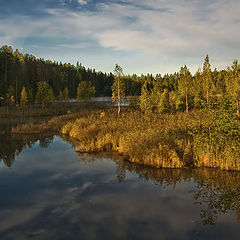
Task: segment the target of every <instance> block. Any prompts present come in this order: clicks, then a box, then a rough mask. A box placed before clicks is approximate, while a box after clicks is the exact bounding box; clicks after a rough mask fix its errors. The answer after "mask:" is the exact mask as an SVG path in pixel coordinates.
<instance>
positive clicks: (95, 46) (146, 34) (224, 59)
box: [0, 0, 240, 72]
mask: <svg viewBox="0 0 240 240" xmlns="http://www.w3.org/2000/svg"><path fill="white" fill-rule="evenodd" d="M33 2H34V1H33ZM43 2H45V4H42V5H41V8H40V9H39V11H41V14H40V16H38V17H36V16H37V15H36V16H35V17H33V16H31V15H29V14H26V13H24V14H23V13H18V12H15V14H14V15H13V16H11V17H9V18H4V19H2V20H1V22H0V42H1V43H5V44H12V45H14V46H17V45H18V44H19V43H21V42H28V40H29V39H38V40H39V41H36V42H37V44H38V42H45V43H46V46H48V47H50V46H52V47H55V48H58V49H59V51H60V52H59V53H60V55H61V51H63V52H64V51H67V49H68V48H71V49H73V48H76V49H83V48H84V49H85V51H84V54H87V52H88V51H89V52H92V51H93V50H94V51H95V52H96V55H98V53H99V52H101V53H103V50H104V51H105V52H106V56H105V55H104V54H103V55H102V54H101V57H102V58H103V60H104V61H105V62H107V60H108V56H109V55H111V53H112V54H113V55H114V54H116V56H118V57H119V56H120V57H119V58H120V59H122V61H123V60H124V57H126V59H127V58H129V56H130V58H131V59H132V60H134V57H137V56H138V57H139V56H141V57H142V58H143V59H146V58H147V59H149V63H150V62H151V60H150V59H152V60H153V61H154V63H153V64H152V65H154V64H156V61H158V63H159V65H162V66H165V65H167V64H168V65H172V66H174V67H175V68H176V69H175V70H178V67H180V66H181V65H183V64H190V65H191V66H195V67H196V66H197V65H199V64H201V62H200V61H203V58H204V57H205V55H206V54H207V53H208V54H210V57H212V59H213V61H214V62H215V63H216V65H217V66H218V67H225V66H226V64H228V65H229V64H231V61H232V60H233V59H234V58H238V57H239V55H240V50H239V47H238V46H239V42H240V41H239V39H240V32H239V26H240V15H239V10H240V2H239V1H238V0H228V1H226V0H210V1H209V0H208V1H207V0H203V1H197V0H172V1H167V0H148V1H144V0H128V1H127V0H122V1H117V0H112V1H96V0H89V1H86V0H61V1H59V3H60V2H61V4H59V5H57V4H55V7H54V6H53V5H51V6H50V5H48V4H47V1H43ZM5 8H7V7H5ZM29 11H30V10H29ZM16 23H17V25H16ZM43 39H44V41H43ZM32 42H34V40H32ZM32 44H33V43H32ZM40 45H41V44H40ZM25 48H26V47H25ZM87 50H88V51H87ZM86 58H87V55H86ZM111 60H112V59H110V58H109V61H111ZM133 62H134V61H133ZM136 62H138V60H137V59H136ZM112 64H113V63H112ZM132 65H134V63H132ZM149 65H151V64H149ZM191 66H190V67H191ZM130 68H131V67H130ZM132 69H136V66H135V67H134V66H133V67H132ZM103 70H104V69H103ZM129 70H130V69H129ZM130 71H131V70H130ZM149 71H151V69H149ZM152 71H153V72H154V69H152Z"/></svg>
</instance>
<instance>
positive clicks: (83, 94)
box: [77, 81, 96, 101]
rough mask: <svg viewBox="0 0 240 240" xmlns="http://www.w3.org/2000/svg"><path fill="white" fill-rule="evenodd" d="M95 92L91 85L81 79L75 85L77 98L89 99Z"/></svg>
mask: <svg viewBox="0 0 240 240" xmlns="http://www.w3.org/2000/svg"><path fill="white" fill-rule="evenodd" d="M95 92H96V91H95V88H94V86H91V84H90V83H89V82H85V81H82V82H80V83H79V84H78V87H77V100H78V101H80V100H90V99H91V97H93V96H94V94H95Z"/></svg>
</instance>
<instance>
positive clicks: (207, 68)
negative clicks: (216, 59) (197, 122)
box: [202, 55, 214, 103]
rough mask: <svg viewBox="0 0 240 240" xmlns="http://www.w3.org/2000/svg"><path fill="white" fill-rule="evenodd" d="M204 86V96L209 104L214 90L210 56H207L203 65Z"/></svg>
mask: <svg viewBox="0 0 240 240" xmlns="http://www.w3.org/2000/svg"><path fill="white" fill-rule="evenodd" d="M202 84H203V91H204V95H205V97H206V100H207V103H209V98H210V94H211V91H212V90H213V88H214V84H213V81H212V76H211V65H210V63H209V57H208V55H207V56H206V58H205V61H204V64H203V72H202Z"/></svg>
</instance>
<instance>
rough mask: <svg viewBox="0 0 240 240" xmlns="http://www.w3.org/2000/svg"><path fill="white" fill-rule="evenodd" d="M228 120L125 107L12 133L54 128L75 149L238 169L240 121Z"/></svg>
mask: <svg viewBox="0 0 240 240" xmlns="http://www.w3.org/2000/svg"><path fill="white" fill-rule="evenodd" d="M221 116H222V115H221ZM226 121H227V124H228V125H227V126H225V127H224V128H221V124H225V123H221V122H220V123H219V122H218V121H217V119H216V114H215V113H213V112H211V111H207V110H205V111H195V110H194V111H191V112H189V113H183V112H178V113H175V114H160V113H152V112H150V113H142V112H141V111H139V110H135V111H130V110H129V109H125V111H123V112H122V113H121V114H120V115H119V116H118V115H117V113H116V110H115V109H105V110H89V111H88V110H85V111H82V112H80V113H75V114H68V115H63V116H59V117H55V118H53V119H51V120H50V121H48V122H47V123H43V124H39V125H34V126H29V125H25V126H20V127H18V128H14V129H13V133H22V132H24V133H26V132H31V129H32V130H33V131H39V132H46V131H54V132H58V133H61V134H63V135H66V136H69V137H70V138H71V139H74V141H73V143H74V145H75V149H76V151H79V152H100V151H116V152H118V153H119V154H121V155H122V156H123V158H124V159H125V160H128V161H130V162H135V163H139V164H143V165H148V166H154V167H157V168H184V167H214V168H220V169H225V170H236V171H239V170H240V134H239V131H238V129H239V125H240V124H239V120H238V119H231V121H230V122H229V121H228V119H227V118H226ZM229 124H230V126H229ZM231 124H233V126H232V125H231Z"/></svg>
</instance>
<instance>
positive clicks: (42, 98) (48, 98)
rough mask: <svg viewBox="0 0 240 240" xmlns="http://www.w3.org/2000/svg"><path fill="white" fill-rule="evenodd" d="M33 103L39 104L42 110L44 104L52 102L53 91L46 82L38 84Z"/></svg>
mask: <svg viewBox="0 0 240 240" xmlns="http://www.w3.org/2000/svg"><path fill="white" fill-rule="evenodd" d="M35 102H36V103H41V104H42V108H44V106H45V104H46V103H52V102H54V96H53V90H52V88H51V87H50V86H49V85H48V83H47V82H45V81H41V82H38V84H37V94H36V99H35Z"/></svg>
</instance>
